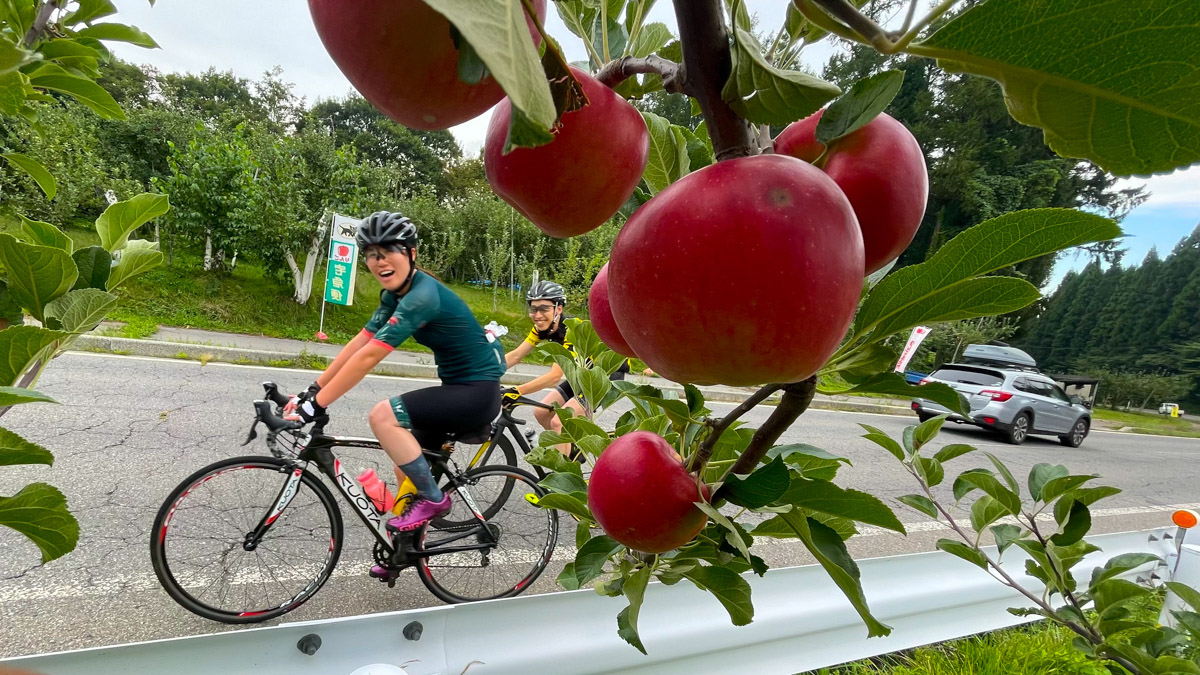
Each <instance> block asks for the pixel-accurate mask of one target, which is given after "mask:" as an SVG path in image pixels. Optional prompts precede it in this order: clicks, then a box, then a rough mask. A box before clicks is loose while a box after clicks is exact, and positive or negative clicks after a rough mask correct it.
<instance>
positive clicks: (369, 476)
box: [358, 469, 396, 513]
mask: <svg viewBox="0 0 1200 675" xmlns="http://www.w3.org/2000/svg"><path fill="white" fill-rule="evenodd" d="M358 482H359V484H360V485H362V486H363V492H365V493H367V497H368V498H369V499H370V500H371V501H372V502H373V503H374V504H375V509H376V510H378V511H379V512H380V513H387V512H388V511H391V510H392V507H393V506H395V505H396V498H395V497H393V496H392V492H391V491H390V490H388V488H387V485H386V484H385V483H384V482H383V480H382V479H381V478H380V477H379V476H377V475H376V474H375V469H367V470H366V471H364V472H362V473H360V474H358Z"/></svg>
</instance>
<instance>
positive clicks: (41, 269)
mask: <svg viewBox="0 0 1200 675" xmlns="http://www.w3.org/2000/svg"><path fill="white" fill-rule="evenodd" d="M0 267H3V268H4V269H5V270H7V272H6V274H7V277H8V278H7V281H8V290H9V292H10V293H12V296H13V298H14V299H15V300H16V301H17V302H18V303H20V305H21V307H23V308H24V309H25V310H26V311H28V312H29V313H30V314H31V315H32V316H33V317H34V318H36V319H37V320H38V321H42V320H44V319H45V317H44V315H43V314H42V311H43V309H44V307H45V305H46V303H48V302H50V301H51V300H53V299H55V298H57V297H58V296H60V295H62V294H63V293H66V292H67V291H68V290H70V289H71V286H72V284H74V283H75V279H76V278H77V277H78V276H79V270H77V269H76V268H75V263H74V261H72V260H71V256H70V255H69V254H68V253H67V252H66V251H63V250H62V249H58V248H52V247H50V246H35V245H31V244H25V243H22V242H19V241H17V240H16V238H14V237H13V236H12V235H10V234H0Z"/></svg>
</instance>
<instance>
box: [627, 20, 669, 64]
mask: <svg viewBox="0 0 1200 675" xmlns="http://www.w3.org/2000/svg"><path fill="white" fill-rule="evenodd" d="M673 39H675V36H674V35H671V29H670V28H667V25H666V24H664V23H658V22H655V23H648V24H644V25H643V26H642V29H641V30H639V31H638V33H637V36H636V37H635V38H634V39H633V42H631V43H630V44H629V49H628V50H627V53H628V55H629V56H634V57H637V58H642V57H646V56H650V55H651V54H653V53H655V52H657V51H658V50H660V49H662V48H663V47H666V46H667V43H669V42H670V41H671V40H673Z"/></svg>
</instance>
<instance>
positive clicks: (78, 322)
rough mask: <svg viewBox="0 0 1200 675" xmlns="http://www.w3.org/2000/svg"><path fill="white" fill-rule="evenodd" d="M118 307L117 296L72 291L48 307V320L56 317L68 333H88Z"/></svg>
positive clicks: (94, 290)
mask: <svg viewBox="0 0 1200 675" xmlns="http://www.w3.org/2000/svg"><path fill="white" fill-rule="evenodd" d="M116 305H117V296H115V295H113V294H112V293H106V292H104V291H98V290H96V289H94V288H83V289H80V290H78V291H71V292H70V293H67V294H66V295H64V296H62V297H60V298H58V299H56V300H54V301H52V302H50V303H48V304H47V305H46V318H50V317H54V318H56V319H58V321H59V323H60V324H61V325H62V329H63V330H65V331H67V332H68V333H86V332H88V331H90V330H92V329H93V328H95V327H96V326H97V325H99V323H100V322H101V321H103V320H104V317H105V316H108V313H109V312H110V311H111V310H112V308H113V307H115V306H116Z"/></svg>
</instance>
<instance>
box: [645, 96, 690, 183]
mask: <svg viewBox="0 0 1200 675" xmlns="http://www.w3.org/2000/svg"><path fill="white" fill-rule="evenodd" d="M642 119H644V120H645V121H646V128H647V129H648V130H649V131H650V153H649V155H648V159H647V161H646V171H645V173H643V174H642V178H643V179H644V180H645V181H646V186H647V187H649V188H650V194H657V193H658V192H660V191H661V190H663V189H664V188H666V187H667V186H668V185H670V184H671V183H674V182H675V181H677V180H679V179H680V178H681V177H683V176H685V175H687V172H688V168H689V159H688V153H687V139H686V138H684V136H683V134H682V133H679V132H678V131H676V130H675V129H674V128H673V127H672V125H671V123H670V122H668V121H667V119H666V118H664V117H659V116H658V115H655V114H654V113H652V112H643V113H642Z"/></svg>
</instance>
